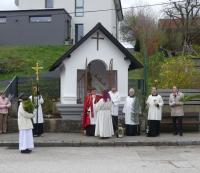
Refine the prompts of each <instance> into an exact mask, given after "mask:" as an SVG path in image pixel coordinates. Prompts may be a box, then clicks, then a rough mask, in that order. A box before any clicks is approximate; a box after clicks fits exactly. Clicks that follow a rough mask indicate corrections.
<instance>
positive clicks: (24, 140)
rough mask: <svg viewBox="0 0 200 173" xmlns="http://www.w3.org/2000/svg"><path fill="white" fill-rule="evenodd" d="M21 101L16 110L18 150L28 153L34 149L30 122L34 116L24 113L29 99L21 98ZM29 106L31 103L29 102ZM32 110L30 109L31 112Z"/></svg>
mask: <svg viewBox="0 0 200 173" xmlns="http://www.w3.org/2000/svg"><path fill="white" fill-rule="evenodd" d="M22 100H23V101H22V102H20V105H19V108H18V128H19V150H20V151H21V153H30V152H31V151H32V150H31V149H33V148H34V141H33V132H32V129H33V123H32V121H31V119H32V118H33V117H34V114H33V113H29V112H27V111H25V102H26V101H27V100H28V101H29V102H30V100H29V98H28V97H24V96H23V98H22ZM30 104H32V103H31V102H30ZM33 109H34V108H33V107H32V112H33Z"/></svg>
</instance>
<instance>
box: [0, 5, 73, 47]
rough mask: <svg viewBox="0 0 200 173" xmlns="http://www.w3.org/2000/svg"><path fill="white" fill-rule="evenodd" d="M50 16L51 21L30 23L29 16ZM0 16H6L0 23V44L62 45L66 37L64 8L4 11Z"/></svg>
mask: <svg viewBox="0 0 200 173" xmlns="http://www.w3.org/2000/svg"><path fill="white" fill-rule="evenodd" d="M49 15H50V16H51V18H52V21H51V22H43V23H42V22H41V23H40V22H37V23H31V22H30V20H29V16H49ZM0 16H5V17H6V18H7V22H6V23H2V24H0V35H1V36H0V45H62V44H64V41H65V39H66V38H67V33H68V31H67V30H68V28H70V27H68V25H67V20H69V21H70V20H71V19H70V16H69V15H68V14H67V13H66V12H65V10H62V9H61V10H33V11H10V12H9V11H7V12H6V11H5V12H0Z"/></svg>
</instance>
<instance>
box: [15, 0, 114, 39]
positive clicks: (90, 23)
mask: <svg viewBox="0 0 200 173" xmlns="http://www.w3.org/2000/svg"><path fill="white" fill-rule="evenodd" d="M18 8H19V9H20V10H27V9H44V8H45V0H19V6H18ZM54 8H65V9H66V11H67V12H68V13H70V15H71V16H72V32H71V33H72V38H73V39H74V38H75V33H74V32H75V24H79V23H81V24H84V35H85V34H87V33H88V32H89V31H90V30H91V29H92V28H93V27H94V26H95V25H96V24H97V23H98V22H101V23H102V24H103V26H104V27H105V28H106V29H107V30H108V31H109V32H110V33H111V34H113V35H114V36H115V37H116V19H117V18H116V13H115V10H111V11H106V12H105V11H104V12H95V13H85V14H84V16H83V17H76V16H75V14H74V13H73V12H74V11H75V0H54ZM102 9H103V10H105V9H115V5H114V0H85V1H84V11H96V10H102Z"/></svg>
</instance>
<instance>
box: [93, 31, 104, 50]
mask: <svg viewBox="0 0 200 173" xmlns="http://www.w3.org/2000/svg"><path fill="white" fill-rule="evenodd" d="M92 39H96V40H97V50H99V40H104V38H103V37H100V34H99V32H97V35H96V37H92Z"/></svg>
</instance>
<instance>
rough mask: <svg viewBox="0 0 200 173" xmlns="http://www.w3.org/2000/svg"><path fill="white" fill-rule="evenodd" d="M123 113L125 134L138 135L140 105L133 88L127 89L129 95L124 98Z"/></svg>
mask: <svg viewBox="0 0 200 173" xmlns="http://www.w3.org/2000/svg"><path fill="white" fill-rule="evenodd" d="M123 113H124V114H125V126H126V135H127V136H138V135H140V123H139V115H140V114H141V107H140V103H139V99H138V98H137V97H136V96H135V90H134V89H133V88H131V89H130V90H129V96H127V98H126V100H125V104H124V107H123Z"/></svg>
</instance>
